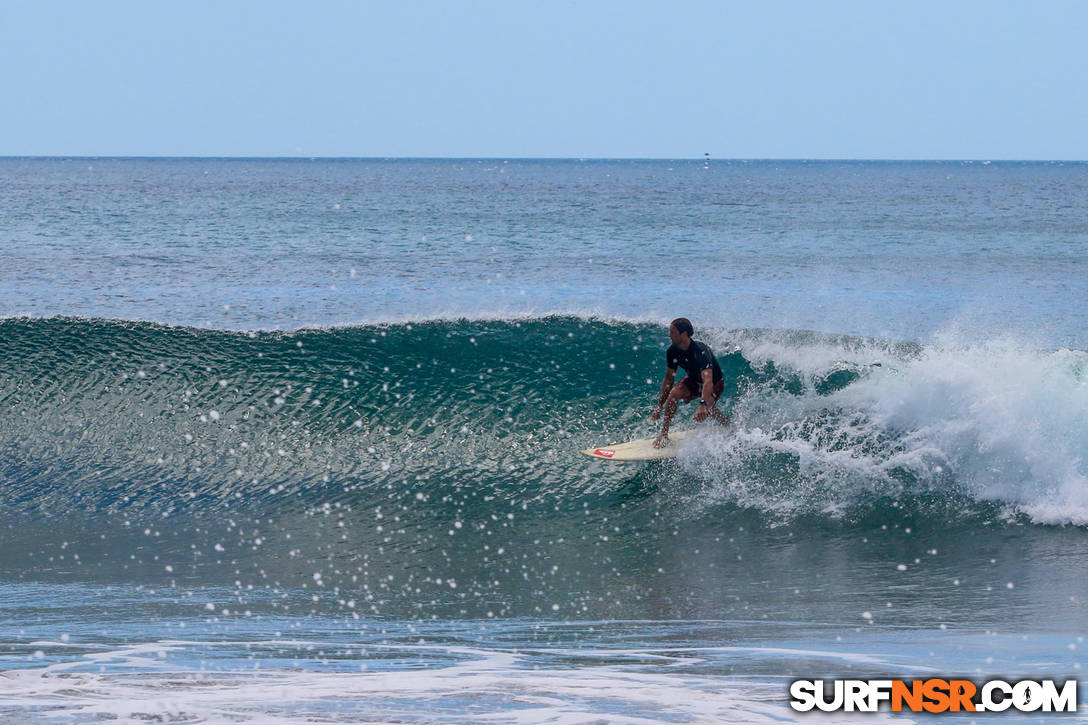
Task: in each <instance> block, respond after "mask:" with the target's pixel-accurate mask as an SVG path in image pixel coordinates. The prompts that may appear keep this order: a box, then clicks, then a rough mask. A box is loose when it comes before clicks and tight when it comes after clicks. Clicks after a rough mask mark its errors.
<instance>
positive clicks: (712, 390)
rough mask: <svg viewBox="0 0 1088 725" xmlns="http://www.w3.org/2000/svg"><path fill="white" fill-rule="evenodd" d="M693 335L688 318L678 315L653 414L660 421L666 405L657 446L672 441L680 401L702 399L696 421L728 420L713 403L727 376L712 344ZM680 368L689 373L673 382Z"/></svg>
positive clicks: (671, 334) (671, 325)
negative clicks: (673, 418) (693, 338)
mask: <svg viewBox="0 0 1088 725" xmlns="http://www.w3.org/2000/svg"><path fill="white" fill-rule="evenodd" d="M693 334H695V328H694V327H692V325H691V321H690V320H689V319H688V318H686V317H677V318H676V319H675V320H673V321H672V323H671V324H670V325H669V340H671V341H672V345H671V346H669V349H668V350H667V351H666V352H665V367H666V370H665V379H664V380H663V381H661V397H660V398H659V399H658V401H657V409H656V410H654V414H653V415H652V416H651V419H652V420H657V419H658V418H660V417H661V410H662V408H664V410H665V422H664V423H662V425H661V434H660V435H658V436H657V438H655V439H654V448H662V447H664V446H667V445H668V444H669V423H671V422H672V417H673V415H675V414H676V406H677V405H679V404H680V402H681V401H683V402H685V403H686V402H688V401H689V400H691V399H692V398H699V407H698V408H697V409H696V410H695V420H696V421H697V422H700V423H701V422H702V421H704V420H706V419H707V416H711V417H713V418H714V420H716V421H718V422H719V423H721V424H722V425H725V424H726V423H727V422H728V420H729V419H728V418H726V417H725V414H724V413H722V412H721V411H720V410H718V408H717V407H715V405H714V404H715V403H717V402H718V396H720V395H721V394H722V391H723V390H724V389H725V376H723V375H722V369H721V367H719V366H718V360H717V359H716V358H715V357H714V353H713V351H711V349H710V346H709V345H707V344H706V343H704V342H699V341H698V340H692V339H691V336H692V335H693ZM678 367H680V368H684V372H685V373H687V374H686V375H685V376H684V378H683V379H681V380H680V382H678V383H676V385H673V379H674V378H675V377H676V369H677V368H678Z"/></svg>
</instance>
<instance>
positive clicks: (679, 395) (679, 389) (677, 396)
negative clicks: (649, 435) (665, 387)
mask: <svg viewBox="0 0 1088 725" xmlns="http://www.w3.org/2000/svg"><path fill="white" fill-rule="evenodd" d="M686 380H687V378H684V380H681V381H680V382H678V383H677V384H676V385H674V386H673V388H672V390H671V391H669V397H668V399H667V400H666V401H665V414H664V416H663V417H664V422H662V424H661V433H660V435H658V436H657V438H655V439H654V448H661V447H662V446H667V445H668V444H669V424H670V423H672V417H673V416H674V415H676V408H677V406H678V405H680V401H683V402H685V403H686V402H687V401H689V400H691V395H692V393H691V390H690V389H689V388H688V386H687V384H686V383H685V381H686Z"/></svg>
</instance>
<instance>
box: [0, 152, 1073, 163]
mask: <svg viewBox="0 0 1088 725" xmlns="http://www.w3.org/2000/svg"><path fill="white" fill-rule="evenodd" d="M14 159H23V160H28V159H29V160H69V159H70V160H114V161H126V160H132V161H150V160H193V161H200V160H205V161H692V162H708V161H716V162H719V163H721V162H737V163H750V162H753V161H754V162H764V161H775V162H779V161H794V162H804V163H851V162H886V163H984V164H991V163H1085V162H1088V159H1028V158H1023V159H1020V158H996V157H993V158H981V157H980V158H891V157H889V158H877V157H826V158H824V157H803V156H735V157H733V156H720V157H716V156H710V155H709V154H707V155H703V156H675V157H670V156H322V155H314V156H307V155H299V154H296V155H292V156H245V155H237V156H234V155H231V156H223V155H207V156H200V155H187V156H179V155H170V154H133V155H124V154H120V155H111V154H0V160H14Z"/></svg>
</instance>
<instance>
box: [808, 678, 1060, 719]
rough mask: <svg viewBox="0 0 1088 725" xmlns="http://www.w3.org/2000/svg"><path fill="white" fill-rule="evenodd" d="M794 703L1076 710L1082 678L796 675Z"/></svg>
mask: <svg viewBox="0 0 1088 725" xmlns="http://www.w3.org/2000/svg"><path fill="white" fill-rule="evenodd" d="M790 697H791V698H792V699H791V700H790V707H792V708H793V709H794V710H797V711H798V712H808V711H809V710H812V709H816V710H822V711H824V712H834V711H839V710H841V711H844V712H877V711H878V710H879V709H880V708H881V705H883V704H884V703H887V705H888V709H890V710H891V711H892V712H902V711H904V710H907V711H910V712H932V713H938V712H1004V711H1005V710H1008V709H1010V708H1012V709H1013V710H1018V711H1020V712H1076V711H1077V681H1076V680H1066V681H1065V682H1063V683H1058V682H1056V681H1054V680H1020V681H1018V682H1006V681H1004V680H990V681H988V682H984V683H982V684H981V685H976V684H975V683H974V682H972V681H971V680H945V679H938V678H931V679H928V680H826V681H825V680H795V681H794V682H793V683H792V684H791V685H790Z"/></svg>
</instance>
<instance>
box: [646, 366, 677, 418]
mask: <svg viewBox="0 0 1088 725" xmlns="http://www.w3.org/2000/svg"><path fill="white" fill-rule="evenodd" d="M675 378H676V370H674V369H673V368H665V379H664V380H662V381H661V395H660V396H658V398H657V409H656V410H654V414H653V416H652V417H651V420H657V419H658V418H659V417H661V409H662V408H663V407H664V406H665V401H666V400H667V399H668V397H669V393H670V392H672V383H673V380H675Z"/></svg>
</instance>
